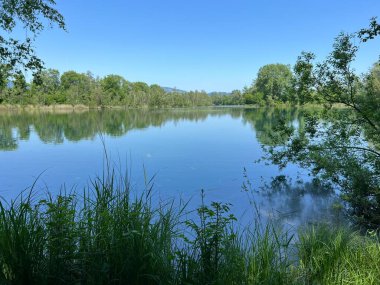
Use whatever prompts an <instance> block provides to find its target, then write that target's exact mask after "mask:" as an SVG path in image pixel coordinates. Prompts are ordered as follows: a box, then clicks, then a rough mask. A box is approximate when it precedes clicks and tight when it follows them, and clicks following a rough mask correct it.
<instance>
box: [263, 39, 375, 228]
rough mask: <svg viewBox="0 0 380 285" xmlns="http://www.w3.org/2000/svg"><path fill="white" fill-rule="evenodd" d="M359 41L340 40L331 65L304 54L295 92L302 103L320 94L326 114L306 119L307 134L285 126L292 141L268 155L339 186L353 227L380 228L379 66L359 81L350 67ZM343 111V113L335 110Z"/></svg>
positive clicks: (297, 65) (299, 64)
mask: <svg viewBox="0 0 380 285" xmlns="http://www.w3.org/2000/svg"><path fill="white" fill-rule="evenodd" d="M354 39H355V35H347V34H343V33H342V34H340V35H339V36H338V37H337V38H336V40H335V43H334V46H333V51H332V52H331V53H330V55H329V56H328V57H327V59H326V60H325V61H323V62H321V63H317V64H314V63H313V59H314V58H315V57H314V55H313V54H311V53H303V54H302V55H301V56H300V57H299V58H298V61H297V63H296V66H295V72H296V77H295V78H296V80H297V81H298V82H297V86H298V89H297V92H298V93H299V94H302V98H305V99H303V100H302V101H304V102H307V101H308V99H307V98H308V97H309V96H312V94H315V93H317V94H318V96H320V98H321V99H322V101H323V102H324V103H325V105H326V107H325V110H324V111H323V112H319V113H313V112H311V113H309V114H306V120H305V128H302V129H301V128H298V129H297V128H292V127H291V126H286V125H284V124H282V127H281V128H280V129H279V131H280V132H283V133H284V134H287V135H289V134H290V136H289V139H288V142H287V143H286V145H285V146H284V147H271V148H269V149H268V151H269V154H270V159H271V160H272V161H273V162H275V163H277V164H279V165H281V166H284V165H286V164H287V163H288V162H296V163H297V162H298V163H300V164H301V165H303V166H304V167H308V168H309V169H311V170H312V172H313V173H314V174H315V175H318V176H321V177H322V178H324V179H325V180H329V181H330V182H332V183H334V184H335V185H337V186H339V189H340V191H341V194H342V198H343V199H344V200H345V201H346V202H347V204H348V210H349V212H350V213H351V214H352V216H353V217H354V219H355V221H356V222H357V223H359V224H361V225H362V226H364V227H370V228H371V227H372V228H373V227H374V228H377V227H379V226H380V186H379V185H380V152H379V150H378V146H379V143H380V125H379V122H380V117H379V116H380V111H379V110H380V101H379V100H380V97H379V96H380V93H379V89H378V88H379V86H378V76H379V73H378V69H379V67H378V65H377V64H376V65H374V67H373V68H372V70H371V72H370V73H369V74H368V75H367V76H366V77H365V79H364V80H361V79H360V78H359V76H357V75H356V74H355V71H354V69H353V68H352V63H353V61H354V60H355V57H356V54H357V51H358V49H359V46H357V45H355V44H354ZM337 104H339V106H344V108H343V109H342V110H337V109H336V108H332V107H333V106H337Z"/></svg>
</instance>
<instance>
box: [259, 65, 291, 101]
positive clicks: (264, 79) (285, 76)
mask: <svg viewBox="0 0 380 285" xmlns="http://www.w3.org/2000/svg"><path fill="white" fill-rule="evenodd" d="M292 78H293V74H292V71H291V70H290V67H289V66H288V65H285V64H278V63H277V64H268V65H264V66H263V67H261V68H260V69H259V72H258V74H257V79H256V80H255V81H254V84H253V85H254V86H253V87H254V88H255V90H256V91H257V92H261V93H262V94H263V95H264V99H265V100H266V101H270V100H275V101H282V102H286V101H287V100H288V97H289V93H290V92H291V83H292Z"/></svg>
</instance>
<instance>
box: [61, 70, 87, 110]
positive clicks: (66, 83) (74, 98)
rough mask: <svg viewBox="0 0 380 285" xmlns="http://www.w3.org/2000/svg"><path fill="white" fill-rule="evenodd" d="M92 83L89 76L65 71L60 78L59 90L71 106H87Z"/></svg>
mask: <svg viewBox="0 0 380 285" xmlns="http://www.w3.org/2000/svg"><path fill="white" fill-rule="evenodd" d="M93 83H94V82H93V78H92V77H91V76H90V74H85V73H78V72H75V71H67V72H65V73H63V74H62V76H61V88H62V90H63V92H64V93H65V94H66V96H67V100H68V101H69V102H70V103H71V104H88V103H89V102H90V100H91V94H92V92H91V91H92V88H93Z"/></svg>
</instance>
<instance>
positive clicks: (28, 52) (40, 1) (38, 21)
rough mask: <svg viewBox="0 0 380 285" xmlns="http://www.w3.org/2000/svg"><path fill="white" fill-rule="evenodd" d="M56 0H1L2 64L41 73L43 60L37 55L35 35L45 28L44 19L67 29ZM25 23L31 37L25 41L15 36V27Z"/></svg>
mask: <svg viewBox="0 0 380 285" xmlns="http://www.w3.org/2000/svg"><path fill="white" fill-rule="evenodd" d="M54 5H55V1H54V0H36V1H28V0H2V1H0V11H1V12H0V28H1V30H2V31H3V34H2V35H0V64H1V65H5V66H8V67H9V68H10V69H11V70H14V71H15V72H16V73H19V72H21V70H22V69H29V70H32V71H33V72H34V73H38V72H39V71H40V70H41V69H42V66H43V62H42V60H41V59H39V58H38V57H37V56H36V55H35V51H34V48H33V46H32V44H33V41H34V39H35V37H36V36H37V35H38V34H39V33H40V32H41V31H42V30H43V29H44V28H45V25H44V20H47V21H48V22H49V24H50V26H52V25H53V24H56V25H58V26H59V28H62V29H65V22H64V19H63V16H62V15H61V14H60V13H59V12H58V11H57V10H56V9H55V8H54ZM18 25H21V26H22V27H23V28H24V29H25V30H26V31H28V34H29V35H30V36H27V37H26V38H25V40H24V41H22V40H19V39H15V38H13V37H12V32H13V31H14V30H15V28H16V27H17V26H18Z"/></svg>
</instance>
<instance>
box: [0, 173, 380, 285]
mask: <svg viewBox="0 0 380 285" xmlns="http://www.w3.org/2000/svg"><path fill="white" fill-rule="evenodd" d="M151 190H152V189H151V187H147V190H146V191H145V192H144V193H142V194H141V195H136V194H134V193H132V192H131V189H130V187H129V184H128V183H127V182H126V181H125V180H124V179H121V180H120V179H117V175H115V173H114V172H111V173H107V175H104V176H103V177H99V178H96V179H94V180H93V181H92V184H91V186H90V187H89V188H88V189H87V190H85V191H84V192H83V193H81V194H78V193H66V192H65V191H61V193H60V194H58V195H55V196H53V195H49V194H48V195H46V197H45V198H44V199H36V198H37V196H36V195H34V194H33V190H32V191H30V192H28V193H23V194H22V195H20V196H19V197H17V198H16V199H15V200H14V201H11V202H6V201H4V200H3V201H1V202H0V284H31V285H33V284H148V285H149V284H378V282H379V280H380V265H379V264H380V263H379V260H380V243H379V240H378V238H377V235H376V233H373V234H372V235H367V236H362V235H360V234H358V233H355V232H353V231H350V230H347V229H341V228H340V229H333V228H331V227H327V226H315V227H309V228H304V229H301V230H300V232H299V233H298V235H297V238H295V237H294V235H291V234H289V233H287V232H281V231H280V230H278V229H277V228H276V227H274V226H273V225H271V224H263V223H260V220H256V221H255V222H254V223H253V225H252V226H250V227H247V228H244V229H239V228H238V227H237V226H236V219H235V217H234V216H233V215H231V214H230V206H231V205H229V204H222V203H216V202H214V203H211V205H205V204H204V203H203V202H202V204H201V205H200V207H199V208H198V209H197V211H196V212H195V214H194V215H192V216H190V217H189V218H186V215H183V214H184V212H185V211H187V208H186V205H185V206H174V205H176V204H175V203H174V202H173V201H168V202H165V203H163V202H162V203H159V202H157V201H155V202H154V203H152V194H151V193H152V191H151Z"/></svg>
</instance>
